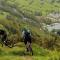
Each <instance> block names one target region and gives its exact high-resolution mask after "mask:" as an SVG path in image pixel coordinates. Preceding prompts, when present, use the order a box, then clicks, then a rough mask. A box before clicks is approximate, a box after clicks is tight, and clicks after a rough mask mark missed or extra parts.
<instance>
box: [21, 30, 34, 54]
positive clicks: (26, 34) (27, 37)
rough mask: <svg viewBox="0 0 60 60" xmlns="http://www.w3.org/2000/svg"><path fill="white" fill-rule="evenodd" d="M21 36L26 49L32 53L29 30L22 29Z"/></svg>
mask: <svg viewBox="0 0 60 60" xmlns="http://www.w3.org/2000/svg"><path fill="white" fill-rule="evenodd" d="M22 36H23V40H24V44H25V46H26V51H27V52H30V53H32V55H33V50H32V46H31V43H32V41H31V40H32V38H31V32H30V30H29V29H24V30H23V31H22Z"/></svg>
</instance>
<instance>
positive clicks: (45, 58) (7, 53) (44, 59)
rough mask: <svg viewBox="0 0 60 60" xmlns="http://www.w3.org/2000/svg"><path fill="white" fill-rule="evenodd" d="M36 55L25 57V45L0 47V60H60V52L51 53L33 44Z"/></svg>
mask: <svg viewBox="0 0 60 60" xmlns="http://www.w3.org/2000/svg"><path fill="white" fill-rule="evenodd" d="M32 48H33V52H34V55H33V56H31V54H30V53H28V54H27V53H26V55H24V50H25V46H24V43H19V44H17V46H15V47H13V48H8V47H6V46H4V47H1V46H0V60H29V59H30V60H59V58H60V52H58V51H49V50H47V49H43V48H42V47H39V46H38V45H37V44H32Z"/></svg>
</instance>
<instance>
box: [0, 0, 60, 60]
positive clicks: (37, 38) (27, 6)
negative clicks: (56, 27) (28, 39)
mask: <svg viewBox="0 0 60 60" xmlns="http://www.w3.org/2000/svg"><path fill="white" fill-rule="evenodd" d="M53 12H54V13H60V0H0V29H4V30H5V31H6V32H7V35H8V39H9V40H11V41H12V44H13V42H14V43H15V44H17V46H15V47H13V48H8V47H6V46H4V47H1V45H0V60H27V59H29V60H60V36H59V35H56V34H54V33H52V32H48V30H47V29H45V30H44V28H43V27H42V24H41V23H46V24H51V23H53V22H54V21H53V20H52V21H51V20H50V19H49V18H46V17H47V15H49V14H50V13H53ZM23 28H28V29H30V31H31V33H32V42H33V44H32V47H33V51H34V55H33V56H30V54H29V53H27V55H26V56H24V55H23V52H24V47H25V46H24V44H23V43H22V42H21V41H23V40H22V38H21V33H22V29H23ZM28 55H29V56H28ZM8 57H9V58H8ZM12 58H13V59H12Z"/></svg>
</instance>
